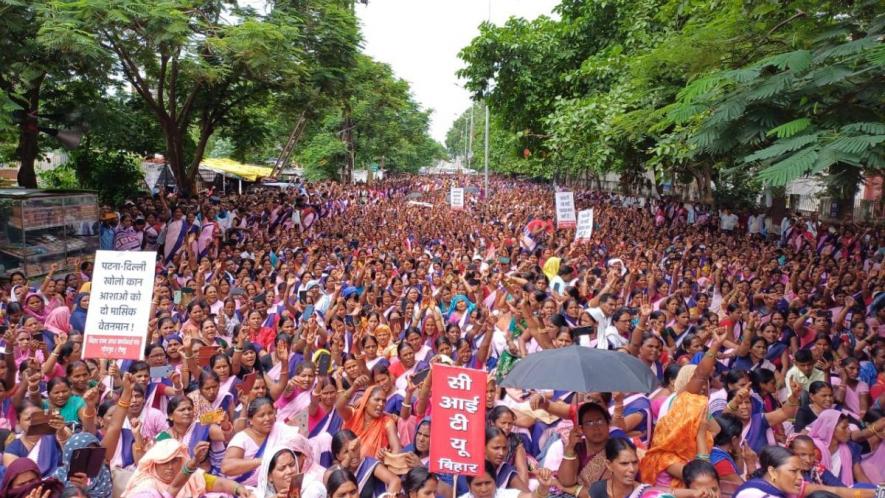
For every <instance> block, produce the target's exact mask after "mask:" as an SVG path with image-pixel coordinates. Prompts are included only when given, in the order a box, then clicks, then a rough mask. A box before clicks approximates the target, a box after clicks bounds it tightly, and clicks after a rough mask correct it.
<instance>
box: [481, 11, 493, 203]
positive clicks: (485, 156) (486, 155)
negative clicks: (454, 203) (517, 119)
mask: <svg viewBox="0 0 885 498" xmlns="http://www.w3.org/2000/svg"><path fill="white" fill-rule="evenodd" d="M488 6H489V16H488V21H489V22H492V0H489V3H488ZM487 99H488V97H486V99H483V101H482V103H483V105H485V108H486V126H485V133H483V142H484V144H483V145H484V148H485V150H484V151H483V171H484V176H485V178H484V179H483V196H484V197H485V198H486V199H488V196H489V103H488V101H487Z"/></svg>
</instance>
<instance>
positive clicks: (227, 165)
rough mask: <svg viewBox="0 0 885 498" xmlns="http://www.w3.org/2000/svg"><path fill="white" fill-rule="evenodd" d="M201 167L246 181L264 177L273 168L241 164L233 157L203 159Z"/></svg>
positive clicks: (268, 174)
mask: <svg viewBox="0 0 885 498" xmlns="http://www.w3.org/2000/svg"><path fill="white" fill-rule="evenodd" d="M200 167H201V168H208V169H210V170H213V171H217V172H220V173H226V174H230V175H234V176H238V177H240V178H242V179H243V180H246V181H248V182H254V181H255V180H257V179H258V178H266V177H268V176H270V174H271V172H273V168H271V167H269V166H258V165H255V164H243V163H239V162H237V161H234V160H233V159H220V158H209V159H203V162H202V163H201V164H200Z"/></svg>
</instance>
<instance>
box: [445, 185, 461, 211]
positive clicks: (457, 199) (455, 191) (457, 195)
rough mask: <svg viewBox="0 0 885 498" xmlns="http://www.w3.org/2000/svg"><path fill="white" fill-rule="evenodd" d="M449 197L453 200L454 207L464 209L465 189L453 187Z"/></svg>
mask: <svg viewBox="0 0 885 498" xmlns="http://www.w3.org/2000/svg"><path fill="white" fill-rule="evenodd" d="M449 199H450V200H451V203H452V204H451V205H452V209H464V189H463V188H457V187H452V190H451V192H449Z"/></svg>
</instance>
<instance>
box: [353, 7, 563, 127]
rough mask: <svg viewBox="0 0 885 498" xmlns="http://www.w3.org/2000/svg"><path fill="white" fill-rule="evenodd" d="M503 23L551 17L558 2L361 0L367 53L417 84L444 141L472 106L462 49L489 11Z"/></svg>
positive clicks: (419, 96) (418, 93) (416, 91)
mask: <svg viewBox="0 0 885 498" xmlns="http://www.w3.org/2000/svg"><path fill="white" fill-rule="evenodd" d="M489 2H490V3H491V18H492V22H494V23H495V24H497V25H502V24H503V23H504V22H505V21H506V20H507V18H509V17H510V16H518V17H525V18H526V19H534V18H536V17H538V16H539V15H544V14H546V15H550V14H551V11H552V9H553V7H554V6H556V5H557V4H558V3H559V0H369V5H368V6H364V5H362V4H361V3H357V15H358V16H359V18H360V21H361V24H362V31H363V38H364V39H365V42H364V45H365V52H366V53H367V54H368V55H370V56H372V57H373V58H375V59H376V60H379V61H381V62H386V63H387V64H390V65H391V67H393V71H394V72H395V73H396V75H397V76H398V77H400V78H402V79H404V80H406V81H408V82H409V83H410V84H411V86H412V92H413V93H414V96H415V99H416V100H417V101H418V102H419V103H420V104H421V105H422V106H423V107H424V108H430V109H433V115H432V117H431V118H432V122H431V127H430V132H431V135H432V136H433V138H435V139H437V140H439V142H440V143H444V142H445V136H446V132H447V131H448V130H449V127H450V126H451V124H452V122H454V121H455V118H457V117H458V115H460V113H461V112H463V111H464V110H465V109H467V108H468V107H469V106H470V94H469V93H468V92H467V91H466V90H464V88H463V83H464V82H463V81H459V80H458V78H456V77H455V71H457V70H458V69H460V68H461V67H462V66H463V61H461V59H459V58H458V52H459V51H460V50H461V49H462V48H463V47H465V46H467V45H468V44H469V43H470V41H471V40H472V39H473V38H474V37H475V36H476V35H477V34H478V33H479V30H478V29H477V27H478V26H479V24H480V23H481V22H482V21H484V20H486V19H487V17H488V15H489Z"/></svg>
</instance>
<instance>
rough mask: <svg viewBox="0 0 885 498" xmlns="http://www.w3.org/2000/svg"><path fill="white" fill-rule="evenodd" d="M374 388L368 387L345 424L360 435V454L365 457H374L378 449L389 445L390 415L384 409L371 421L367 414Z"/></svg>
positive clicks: (346, 427) (345, 426)
mask: <svg viewBox="0 0 885 498" xmlns="http://www.w3.org/2000/svg"><path fill="white" fill-rule="evenodd" d="M374 390H375V389H374V388H369V389H366V391H365V392H364V393H363V396H362V398H360V402H359V404H358V405H357V406H356V408H354V409H353V415H352V416H351V418H350V420H349V421H348V422H347V423H346V424H344V428H345V429H350V430H352V431H353V433H354V434H356V435H357V437H359V439H360V446H361V449H360V454H361V455H362V457H363V458H365V457H374V456H375V455H377V454H378V450H380V449H381V448H387V447H388V446H389V441H388V440H387V422H388V420H389V417H388V415H387V414H385V413H383V411H382V413H381V416H379V417H378V418H376V419H375V420H373V421H371V422H370V421H369V417H368V415H367V414H366V411H367V406H368V404H369V398H371V397H372V391H374ZM367 424H368V425H367Z"/></svg>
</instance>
